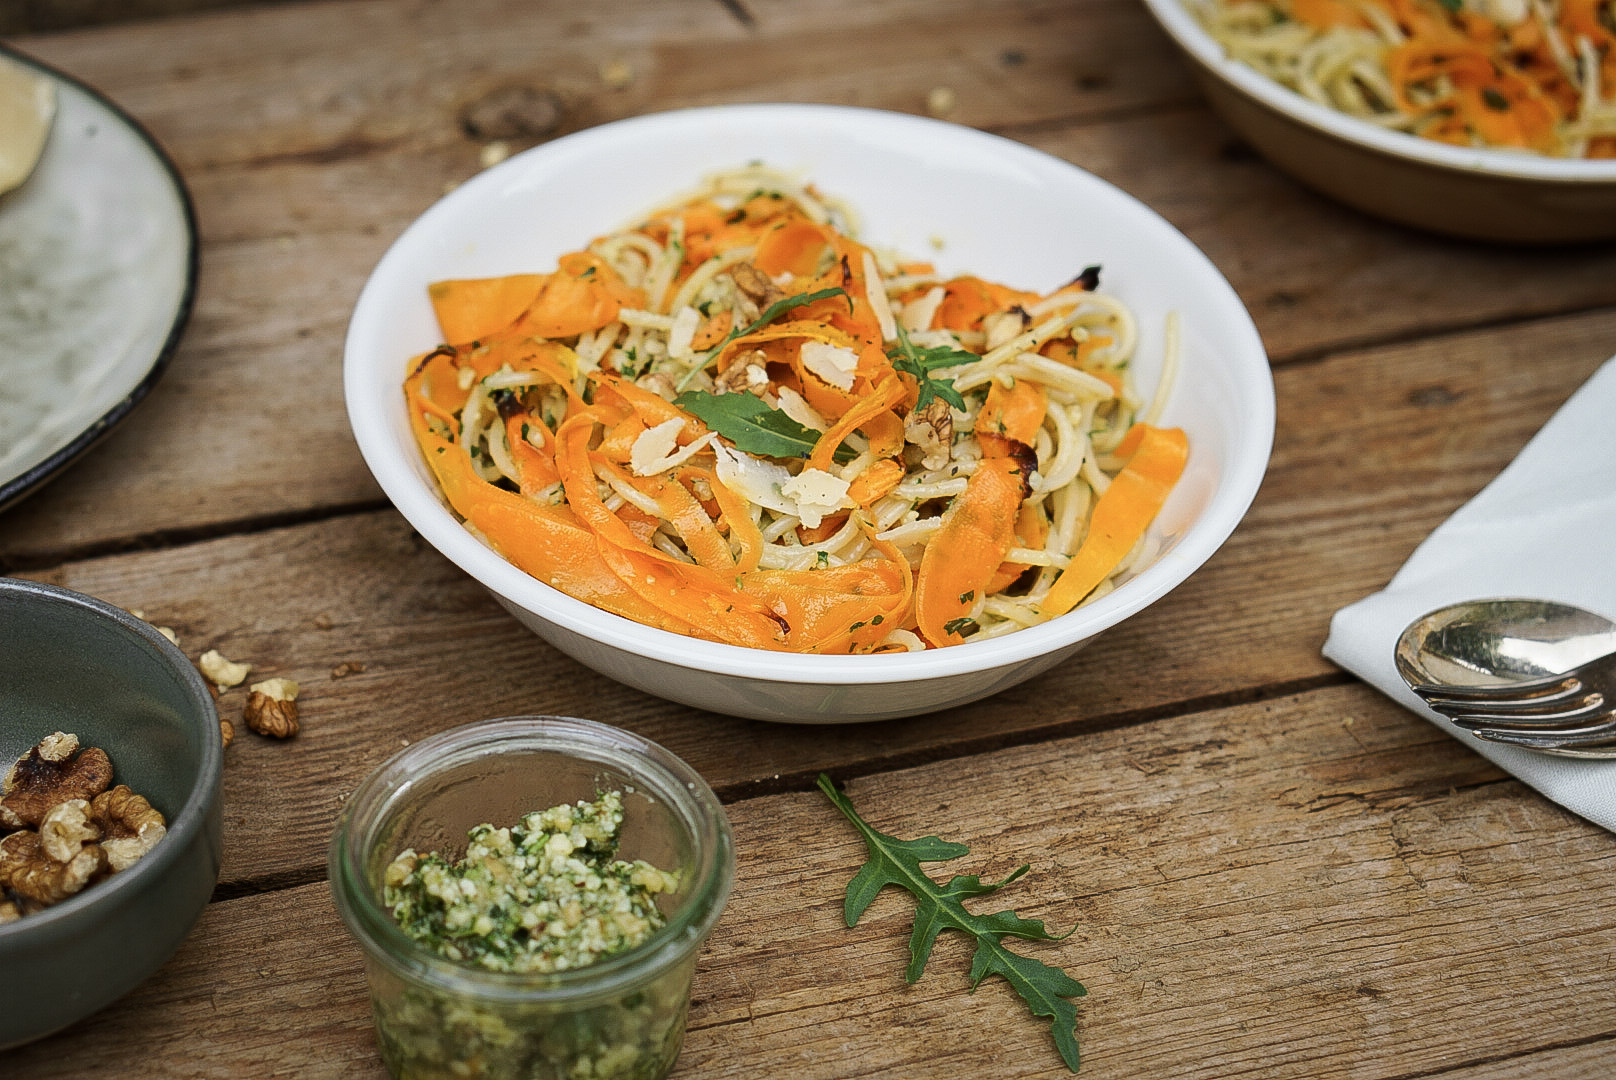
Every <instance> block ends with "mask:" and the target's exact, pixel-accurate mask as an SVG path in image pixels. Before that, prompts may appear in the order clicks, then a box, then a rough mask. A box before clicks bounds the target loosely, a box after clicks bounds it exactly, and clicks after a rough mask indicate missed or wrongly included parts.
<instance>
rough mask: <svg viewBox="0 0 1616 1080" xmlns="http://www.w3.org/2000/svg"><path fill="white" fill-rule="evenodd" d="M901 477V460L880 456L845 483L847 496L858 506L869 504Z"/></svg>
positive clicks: (898, 481) (884, 493)
mask: <svg viewBox="0 0 1616 1080" xmlns="http://www.w3.org/2000/svg"><path fill="white" fill-rule="evenodd" d="M885 415H888V416H890V415H892V414H891V413H887V414H885ZM903 477H904V469H903V462H901V461H898V460H896V459H895V458H882V459H881V460H880V461H877V462H875V463H874V464H873V465H871V466H870V467H869V468H868V469H865V470H864V471H863V472H861V473H859V474H858V475H857V476H855V477H854V478H853V482H852V483H850V484H848V485H847V497H848V498H850V499H852V500H853V502H854V503H855V504H856V505H858V506H869V505H870V504H871V503H873V502H874V501H875V500H877V499H879V498H882V497H883V496H885V495H889V494H891V492H892V489H893V488H895V487H897V486H898V485H899V484H901V483H903Z"/></svg>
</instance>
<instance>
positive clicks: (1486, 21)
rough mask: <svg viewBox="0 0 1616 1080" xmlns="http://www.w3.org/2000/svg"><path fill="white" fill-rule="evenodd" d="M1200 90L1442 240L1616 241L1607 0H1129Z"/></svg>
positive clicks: (1310, 166)
mask: <svg viewBox="0 0 1616 1080" xmlns="http://www.w3.org/2000/svg"><path fill="white" fill-rule="evenodd" d="M1146 5H1147V6H1148V8H1149V9H1150V11H1151V13H1152V14H1153V15H1154V16H1155V18H1156V21H1157V22H1158V23H1159V24H1160V25H1161V26H1162V28H1163V29H1164V30H1166V31H1167V33H1168V35H1169V36H1170V37H1171V38H1172V39H1173V41H1174V42H1175V43H1176V44H1177V45H1178V46H1179V48H1180V50H1181V51H1182V52H1183V53H1184V55H1185V56H1186V58H1187V59H1188V60H1189V61H1190V63H1191V66H1192V69H1193V72H1194V74H1195V76H1196V78H1197V80H1198V82H1199V84H1200V86H1201V88H1202V90H1203V91H1204V92H1205V94H1206V95H1207V98H1208V100H1209V101H1210V103H1211V104H1212V106H1213V108H1214V109H1216V110H1217V111H1218V112H1219V113H1220V114H1221V115H1222V116H1223V118H1224V119H1225V120H1226V121H1227V122H1228V123H1229V125H1230V126H1231V127H1233V128H1234V129H1235V130H1236V131H1237V132H1238V133H1239V134H1241V135H1242V136H1243V137H1244V138H1245V139H1246V140H1247V141H1248V142H1250V143H1251V144H1252V146H1254V147H1255V148H1256V149H1257V150H1258V151H1259V152H1261V153H1262V154H1263V155H1264V156H1265V157H1267V158H1269V159H1270V160H1271V161H1273V162H1274V163H1275V164H1276V165H1278V166H1279V167H1280V168H1281V169H1283V170H1285V171H1287V172H1289V173H1290V174H1291V175H1293V176H1294V177H1295V178H1296V179H1298V180H1300V181H1302V182H1303V183H1305V184H1307V185H1309V186H1311V187H1313V188H1315V189H1316V190H1318V191H1321V192H1323V193H1324V194H1326V195H1329V196H1331V197H1333V198H1336V199H1338V200H1340V201H1342V202H1344V203H1347V204H1348V205H1351V206H1354V207H1356V208H1358V209H1360V210H1364V211H1367V212H1369V213H1371V214H1375V215H1377V216H1380V217H1384V218H1387V219H1389V220H1391V221H1395V222H1398V223H1400V224H1405V225H1412V226H1415V227H1418V228H1423V229H1427V230H1430V231H1433V232H1438V233H1442V234H1447V235H1453V236H1459V237H1465V238H1470V239H1481V240H1490V241H1500V242H1506V243H1524V244H1563V243H1577V242H1593V241H1602V240H1609V239H1611V238H1613V237H1616V0H1146Z"/></svg>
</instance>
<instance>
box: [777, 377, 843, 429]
mask: <svg viewBox="0 0 1616 1080" xmlns="http://www.w3.org/2000/svg"><path fill="white" fill-rule="evenodd" d="M779 402H780V411H781V412H783V413H785V414H786V415H787V416H789V417H791V419H793V420H795V421H796V422H797V423H799V424H801V425H802V426H803V427H805V428H809V429H810V430H813V431H828V430H830V424H829V423H828V422H827V421H826V420H825V418H824V417H823V416H820V415H819V410H818V409H816V408H814V407H813V406H812V405H810V404H808V401H807V399H806V398H804V397H803V396H802V395H801V394H799V393H797V392H796V391H795V390H793V389H791V387H789V386H782V387H780V395H779Z"/></svg>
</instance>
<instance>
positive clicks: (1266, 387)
mask: <svg viewBox="0 0 1616 1080" xmlns="http://www.w3.org/2000/svg"><path fill="white" fill-rule="evenodd" d="M645 160H655V161H657V162H658V163H659V167H658V168H657V169H655V170H646V169H641V168H635V167H633V166H634V164H635V163H637V162H642V161H645ZM752 162H766V163H768V164H769V165H770V166H772V167H774V168H776V169H779V170H783V171H785V172H787V173H790V174H793V175H797V176H800V177H801V178H803V179H804V180H805V181H811V182H813V183H814V184H815V185H816V186H817V187H818V188H819V189H821V190H823V191H826V192H833V193H835V194H836V195H837V196H839V197H840V198H842V199H843V200H845V202H846V203H847V204H848V205H849V206H850V207H852V208H853V209H854V210H856V211H857V214H858V217H859V222H858V231H859V234H860V236H861V237H862V238H863V239H865V240H868V241H869V242H871V243H876V244H880V245H882V246H883V247H886V248H890V249H893V250H897V251H911V252H926V253H928V254H929V255H930V256H931V258H932V260H933V261H935V262H936V263H937V264H938V266H939V269H940V270H943V271H944V272H949V273H952V272H956V271H957V272H969V273H976V274H981V275H983V276H984V277H990V278H992V279H994V280H998V281H1005V282H1011V283H1014V284H1015V285H1017V286H1018V287H1023V288H1027V289H1030V290H1042V291H1047V290H1051V289H1054V288H1057V287H1059V286H1060V285H1061V284H1063V283H1065V282H1067V281H1070V280H1071V278H1072V275H1073V274H1074V273H1077V272H1079V271H1081V270H1082V269H1083V268H1085V267H1087V266H1089V265H1091V264H1098V265H1100V266H1101V267H1102V271H1101V273H1102V275H1103V278H1102V280H1103V283H1104V284H1103V286H1102V287H1103V288H1104V290H1105V291H1106V292H1107V293H1108V294H1109V295H1111V296H1114V297H1115V298H1116V299H1117V300H1118V301H1119V302H1120V303H1122V304H1125V305H1126V306H1127V308H1128V310H1129V311H1130V312H1132V314H1133V316H1134V318H1135V321H1136V325H1137V343H1136V344H1135V346H1134V349H1133V353H1134V355H1135V356H1136V358H1137V359H1136V368H1135V370H1134V371H1133V377H1134V380H1135V382H1136V383H1137V385H1138V390H1139V393H1140V395H1141V400H1144V401H1149V400H1152V399H1153V397H1154V391H1155V389H1156V387H1157V385H1158V382H1159V381H1160V380H1161V378H1162V375H1163V371H1164V367H1165V356H1166V355H1167V354H1168V352H1169V351H1170V350H1169V348H1168V346H1169V342H1168V337H1169V334H1170V333H1174V331H1170V330H1169V327H1172V326H1176V336H1177V339H1178V342H1179V344H1178V346H1177V353H1178V356H1179V361H1178V365H1177V373H1176V376H1175V377H1174V378H1173V380H1172V389H1171V393H1170V394H1168V395H1167V396H1166V400H1165V403H1164V404H1163V406H1162V409H1161V416H1160V422H1161V424H1162V425H1163V426H1167V427H1175V428H1180V429H1182V430H1183V431H1184V432H1185V433H1186V435H1187V437H1188V440H1189V445H1190V447H1191V453H1190V456H1189V459H1188V462H1187V465H1186V467H1185V469H1184V472H1183V475H1182V477H1181V478H1180V480H1179V481H1178V483H1177V484H1176V485H1175V486H1174V488H1173V491H1172V494H1171V496H1170V497H1169V498H1168V500H1167V501H1166V502H1165V504H1164V505H1163V506H1162V509H1161V512H1160V513H1159V514H1158V515H1157V517H1156V519H1155V522H1154V524H1153V525H1152V527H1151V531H1152V534H1153V536H1152V550H1153V551H1154V552H1155V553H1156V554H1155V557H1154V559H1153V560H1152V561H1151V562H1150V563H1149V564H1148V565H1144V566H1142V567H1140V568H1138V569H1137V570H1133V571H1130V572H1129V574H1128V575H1126V576H1125V579H1123V580H1119V581H1118V583H1117V585H1116V587H1115V588H1114V589H1113V590H1112V591H1110V592H1108V593H1106V594H1105V595H1103V596H1101V597H1099V598H1098V599H1095V600H1093V601H1091V602H1090V603H1087V604H1085V605H1084V606H1081V607H1079V608H1077V609H1075V610H1073V611H1070V612H1068V613H1067V614H1064V615H1060V616H1058V617H1055V618H1052V619H1049V620H1048V621H1047V622H1042V623H1039V624H1037V625H1032V626H1028V627H1026V628H1024V629H1020V630H1016V631H1015V632H1013V633H1007V634H1004V635H1002V636H993V637H991V638H989V635H987V634H985V633H984V634H983V635H981V636H980V637H979V638H973V639H972V640H969V641H966V642H964V643H962V644H959V645H954V646H951V647H948V648H941V649H931V650H925V651H919V652H902V653H883V654H880V655H826V654H794V653H782V652H776V651H769V650H765V649H761V648H748V647H744V646H739V645H733V644H728V643H725V642H719V641H708V640H702V639H700V638H699V637H692V636H687V635H685V634H680V633H674V632H670V631H669V630H666V629H660V628H657V627H653V626H648V625H644V624H642V623H639V622H635V621H633V620H631V619H628V618H625V617H623V616H621V615H617V614H613V613H612V612H610V611H607V610H604V609H603V608H600V607H596V606H593V605H591V604H589V603H585V602H583V601H582V600H579V599H577V598H576V597H574V596H570V595H567V594H566V593H564V592H562V591H560V590H558V589H556V588H552V587H551V586H549V585H547V584H545V583H544V582H543V581H540V580H538V579H537V578H535V577H533V576H530V575H529V574H528V573H525V572H524V571H523V570H522V569H520V568H519V567H518V566H517V565H515V564H514V563H512V562H510V561H508V560H507V559H505V558H503V557H502V556H501V555H500V554H498V552H497V551H495V550H494V548H493V547H491V546H489V545H488V544H487V543H485V542H484V540H483V539H481V538H479V536H478V535H476V534H475V533H474V532H473V531H471V530H468V529H467V528H466V527H465V525H464V524H463V523H462V521H461V520H460V519H459V518H458V517H457V516H456V515H455V514H454V512H453V511H452V509H451V507H450V506H448V505H447V504H446V501H445V498H444V495H443V493H442V492H441V491H440V489H439V487H438V485H437V483H436V482H435V479H434V476H433V473H432V470H431V469H430V468H429V467H428V465H427V463H426V462H425V461H424V460H423V454H422V452H421V449H420V447H419V446H418V445H417V442H416V438H415V435H414V433H413V432H412V427H411V423H412V421H411V415H410V409H409V407H408V404H407V401H406V397H405V394H404V393H403V392H402V391H401V387H400V383H401V382H402V380H403V379H404V376H405V374H406V372H407V369H408V365H409V363H410V358H411V357H418V356H421V355H422V354H424V353H426V352H428V351H429V350H433V349H435V348H436V346H437V345H438V344H439V343H440V342H439V327H438V326H437V325H436V324H435V321H434V314H433V311H432V308H431V306H430V304H429V303H428V299H427V297H428V287H429V286H430V285H431V284H432V283H433V282H436V281H443V280H446V279H476V278H488V277H496V276H499V275H508V274H520V273H524V272H530V271H535V270H536V271H539V272H544V271H547V270H549V269H550V267H552V266H554V265H555V262H556V260H557V259H558V258H559V257H561V256H562V255H564V254H565V253H567V252H569V251H572V250H574V249H575V248H576V246H577V245H578V243H579V240H580V237H581V236H582V237H585V238H587V237H588V236H598V235H601V234H603V233H607V232H609V231H610V230H612V229H614V228H616V227H619V226H621V225H622V224H624V223H626V222H630V221H631V220H633V219H635V218H636V216H637V215H641V214H643V213H645V212H646V211H647V210H648V209H649V208H652V207H655V206H658V205H660V204H662V203H665V202H666V201H667V200H668V198H669V196H670V195H674V194H677V193H679V192H681V191H684V190H688V189H690V188H692V187H695V186H697V185H699V184H700V183H701V182H702V181H703V178H705V177H709V176H711V175H713V174H715V173H719V172H723V171H727V170H732V169H735V168H738V167H741V166H745V165H747V164H749V163H752ZM344 380H345V393H346V397H347V402H348V411H349V418H350V422H351V424H352V426H353V429H354V433H355V436H356V439H357V441H358V443H359V446H360V449H361V452H362V453H363V454H364V456H365V459H366V462H367V463H368V464H369V466H370V468H371V470H372V472H373V473H374V474H375V475H376V478H377V480H378V481H379V482H380V483H381V486H382V488H383V489H384V490H385V491H386V493H387V494H388V496H389V497H390V498H391V499H392V501H393V502H394V504H395V505H396V506H397V507H398V509H399V510H400V511H401V512H402V513H403V514H404V516H405V517H406V518H407V519H408V520H409V522H410V523H411V524H412V525H413V526H414V527H415V528H416V530H417V531H418V532H419V533H420V534H421V535H422V536H423V537H424V538H425V539H426V540H427V541H428V542H430V543H431V544H432V545H433V546H435V547H436V548H437V549H438V550H439V551H441V552H442V553H443V554H444V555H445V556H446V557H448V558H449V559H450V560H452V561H453V562H455V563H456V564H457V565H459V566H460V567H461V568H463V569H464V570H466V571H467V572H468V573H469V574H470V575H471V576H472V577H473V578H475V579H476V580H477V581H479V582H480V583H482V584H483V585H484V586H485V587H487V588H488V589H489V590H490V592H492V593H493V594H494V596H495V597H496V599H498V601H499V602H500V603H501V604H503V605H504V606H505V607H506V608H507V610H509V611H510V612H511V613H512V614H513V615H515V616H516V617H517V618H518V619H519V620H521V621H522V622H523V623H524V624H525V625H527V626H528V627H529V628H531V629H533V630H534V631H535V632H536V633H538V634H540V635H541V636H542V637H544V638H545V639H546V640H547V641H549V642H551V643H552V644H553V645H555V646H556V647H557V648H559V649H561V650H562V651H564V652H566V653H568V654H569V655H571V656H573V657H575V658H577V659H578V660H580V661H581V662H583V663H585V664H588V665H590V666H591V667H594V668H595V669H596V670H598V671H600V672H601V673H603V674H605V675H607V676H609V677H611V678H614V679H617V680H619V681H621V682H624V683H627V684H629V685H631V686H634V687H637V688H639V689H642V690H644V691H646V692H648V693H652V694H656V695H659V696H662V697H666V698H670V699H672V700H675V701H680V702H684V703H687V704H691V705H695V706H698V707H700V708H704V709H709V710H712V711H714V712H721V713H729V714H732V715H738V716H748V717H756V718H762V719H771V720H789V721H798V722H816V723H832V722H848V721H859V720H874V719H880V718H884V717H894V716H904V715H910V714H914V713H922V712H928V711H932V710H935V709H941V708H946V707H948V706H951V705H958V704H962V703H964V702H968V701H972V700H975V699H978V698H981V697H985V696H987V695H988V694H991V693H994V692H996V691H998V690H1001V689H1004V688H1006V687H1008V686H1011V685H1014V684H1015V683H1017V682H1020V681H1022V680H1024V679H1027V678H1030V677H1032V676H1033V675H1036V674H1037V673H1039V672H1041V671H1044V670H1046V669H1048V668H1049V667H1050V666H1052V665H1054V664H1056V663H1059V662H1060V661H1061V660H1062V659H1064V658H1065V657H1067V656H1069V655H1070V654H1071V653H1072V652H1074V651H1075V650H1076V649H1078V648H1080V647H1081V646H1082V645H1083V644H1084V643H1085V642H1087V641H1089V640H1091V639H1092V638H1093V637H1094V636H1095V635H1096V634H1098V633H1100V632H1102V631H1103V630H1105V629H1107V628H1109V627H1111V626H1114V625H1116V624H1117V623H1118V622H1121V621H1122V620H1123V619H1126V618H1128V617H1130V616H1131V615H1133V614H1135V613H1136V612H1138V611H1140V610H1142V609H1143V608H1145V607H1147V606H1149V605H1150V604H1152V603H1153V602H1155V601H1156V600H1159V599H1160V598H1161V597H1163V596H1165V595H1166V594H1167V593H1168V592H1169V591H1171V590H1172V589H1173V588H1175V587H1176V586H1177V585H1179V584H1180V583H1182V582H1183V581H1184V580H1185V579H1186V578H1187V577H1188V576H1189V575H1190V574H1191V573H1192V572H1194V571H1195V570H1196V569H1197V568H1198V567H1200V566H1201V565H1202V564H1203V563H1204V562H1205V561H1206V559H1207V558H1208V557H1210V556H1211V555H1212V553H1213V552H1214V551H1215V550H1216V549H1217V548H1218V547H1219V546H1220V545H1221V544H1222V543H1223V541H1224V540H1225V539H1226V538H1227V537H1228V535H1229V533H1230V532H1231V531H1232V530H1233V529H1234V527H1235V525H1236V524H1237V523H1238V522H1239V520H1240V518H1241V517H1242V516H1243V515H1244V513H1245V510H1246V508H1247V507H1248V506H1249V505H1250V502H1251V499H1252V497H1253V496H1254V495H1255V493H1256V490H1257V487H1258V485H1259V484H1260V482H1261V479H1262V476H1263V472H1264V470H1265V469H1266V466H1267V461H1268V453H1269V449H1270V446H1271V443H1272V438H1273V425H1274V400H1273V383H1272V379H1271V377H1270V375H1269V371H1268V365H1267V358H1266V355H1265V353H1264V351H1263V348H1262V344H1261V341H1260V339H1259V338H1258V336H1257V333H1256V330H1255V328H1254V327H1253V325H1252V323H1251V320H1250V317H1249V315H1248V314H1247V313H1246V311H1245V309H1244V307H1243V306H1242V305H1241V303H1240V301H1239V299H1238V297H1237V296H1236V295H1235V293H1234V291H1233V290H1232V289H1231V288H1230V286H1229V284H1228V283H1227V282H1226V281H1225V280H1224V279H1223V277H1222V276H1221V275H1220V274H1219V273H1218V272H1217V270H1216V269H1215V268H1214V267H1213V266H1212V265H1211V263H1210V262H1209V261H1208V260H1207V259H1206V257H1205V256H1204V255H1203V254H1201V252H1200V251H1199V250H1197V249H1196V248H1195V247H1194V245H1193V244H1191V243H1190V242H1189V241H1188V240H1187V239H1185V238H1184V237H1183V236H1182V235H1181V234H1180V233H1178V232H1177V231H1176V230H1175V229H1173V228H1172V227H1171V226H1170V225H1168V224H1167V223H1166V222H1165V221H1163V220H1162V219H1161V218H1160V217H1158V216H1157V215H1156V214H1154V213H1153V212H1152V211H1150V210H1149V209H1148V208H1146V207H1145V206H1143V205H1141V204H1140V203H1138V202H1137V201H1135V200H1134V199H1132V198H1130V197H1129V196H1127V195H1125V194H1124V193H1122V192H1120V191H1118V190H1116V189H1115V188H1113V187H1111V186H1110V185H1107V184H1105V183H1103V182H1102V181H1100V180H1098V179H1096V178H1095V177H1093V176H1090V175H1089V174H1088V173H1085V172H1083V171H1082V170H1080V169H1078V168H1076V167H1074V166H1072V165H1071V164H1068V163H1067V162H1064V161H1061V160H1059V159H1057V158H1053V157H1050V156H1049V155H1046V154H1043V153H1040V152H1038V151H1035V150H1032V149H1030V148H1028V147H1026V146H1022V145H1020V144H1017V143H1014V142H1011V141H1009V140H1005V139H1000V138H997V137H995V136H991V135H986V134H983V133H981V132H977V131H972V130H970V129H967V128H961V127H957V126H954V125H950V124H944V123H939V122H937V121H932V120H925V119H920V118H916V117H910V116H901V115H897V114H891V113H882V112H874V111H870V110H862V109H847V108H836V107H826V106H796V105H753V106H732V107H721V108H712V109H694V110H686V111H680V112H672V113H664V114H659V115H653V116H646V117H640V118H637V119H633V120H627V121H622V122H619V123H615V124H610V125H606V126H604V127H600V128H595V129H591V130H589V131H584V132H581V133H579V134H577V135H573V136H569V137H568V138H565V139H561V140H557V141H556V142H554V143H549V144H546V145H545V146H541V147H539V148H537V149H535V150H532V151H529V152H528V153H526V154H522V155H519V156H517V157H515V158H512V159H510V160H509V161H508V162H506V163H503V164H501V165H499V166H496V167H495V168H493V169H490V170H488V171H486V172H484V173H482V174H480V175H479V176H477V177H475V178H474V179H472V180H471V181H469V182H468V183H466V184H464V185H462V186H461V187H459V188H457V189H456V190H455V191H454V192H453V193H451V194H450V195H448V196H446V197H445V198H444V199H443V200H441V201H440V202H439V203H438V204H437V205H436V206H434V207H432V208H431V209H429V210H428V211H427V212H426V213H425V214H424V215H422V217H421V218H420V219H419V220H418V221H417V222H416V223H415V224H414V225H412V226H411V227H410V228H409V229H408V230H406V232H405V233H404V234H403V235H402V236H401V237H400V238H399V239H398V240H397V241H396V242H395V243H394V245H393V246H392V248H391V249H390V250H389V251H388V252H387V254H386V255H385V256H384V257H383V258H382V260H381V262H380V263H379V264H378V265H377V267H376V269H375V271H374V272H373V273H372V276H371V279H370V281H369V282H368V283H367V284H366V287H365V289H364V291H363V293H362V294H361V296H360V299H359V302H358V304H357V305H356V307H355V311H354V315H353V319H352V321H351V323H350V326H349V335H348V341H347V346H346V353H345V360H344ZM984 639H986V640H984Z"/></svg>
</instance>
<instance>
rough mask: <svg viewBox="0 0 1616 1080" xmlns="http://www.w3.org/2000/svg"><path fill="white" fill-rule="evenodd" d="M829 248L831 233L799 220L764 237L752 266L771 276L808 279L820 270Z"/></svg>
mask: <svg viewBox="0 0 1616 1080" xmlns="http://www.w3.org/2000/svg"><path fill="white" fill-rule="evenodd" d="M829 246H830V237H829V236H828V235H827V230H825V229H824V228H823V227H821V226H819V225H815V224H814V223H813V222H811V221H809V220H807V219H806V218H798V219H796V220H794V221H788V222H786V223H785V224H783V225H781V226H780V227H779V228H776V229H772V230H770V231H769V232H767V233H765V234H764V235H763V237H762V239H760V240H759V241H758V245H757V250H756V251H755V252H753V253H752V265H753V266H755V267H757V268H758V269H759V270H761V271H763V272H764V273H765V274H768V275H769V276H770V277H778V276H779V275H781V274H788V273H789V274H793V275H795V276H797V277H808V276H811V275H812V274H813V273H814V272H815V271H816V270H818V269H819V262H820V260H821V259H823V258H824V256H825V249H826V248H827V247H829Z"/></svg>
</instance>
